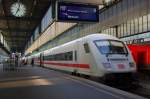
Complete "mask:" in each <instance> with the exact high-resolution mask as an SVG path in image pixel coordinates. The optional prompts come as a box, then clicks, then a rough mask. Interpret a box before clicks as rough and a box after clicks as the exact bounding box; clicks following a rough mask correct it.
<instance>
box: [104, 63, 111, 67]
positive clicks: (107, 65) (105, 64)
mask: <svg viewBox="0 0 150 99" xmlns="http://www.w3.org/2000/svg"><path fill="white" fill-rule="evenodd" d="M103 66H104V67H105V68H111V64H110V63H103Z"/></svg>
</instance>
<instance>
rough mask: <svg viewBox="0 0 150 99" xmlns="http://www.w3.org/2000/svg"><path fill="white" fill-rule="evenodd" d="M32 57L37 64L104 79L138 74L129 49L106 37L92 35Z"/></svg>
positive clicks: (113, 38) (108, 36)
mask: <svg viewBox="0 0 150 99" xmlns="http://www.w3.org/2000/svg"><path fill="white" fill-rule="evenodd" d="M29 58H30V59H34V63H35V64H36V65H42V66H45V67H48V68H52V69H58V70H64V71H68V72H71V73H79V74H85V75H90V76H95V77H102V78H105V79H107V78H108V79H110V77H112V78H114V77H116V78H118V77H120V78H122V77H127V78H130V77H131V78H132V74H133V73H135V72H136V65H135V63H134V60H133V58H132V56H131V53H130V51H129V49H128V48H127V46H126V45H125V44H124V43H123V42H122V41H121V40H119V39H118V38H116V37H113V36H110V35H106V34H91V35H88V36H85V37H82V38H79V39H77V40H74V41H71V42H68V43H66V44H63V45H60V46H57V47H54V48H51V49H48V50H46V51H43V52H40V53H37V54H35V55H32V56H30V57H29ZM122 79H123V78H122Z"/></svg>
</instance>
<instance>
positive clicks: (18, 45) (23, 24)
mask: <svg viewBox="0 0 150 99" xmlns="http://www.w3.org/2000/svg"><path fill="white" fill-rule="evenodd" d="M18 1H20V2H21V3H23V4H24V5H25V6H26V9H27V10H26V14H25V16H23V17H15V16H13V15H12V13H11V6H12V4H14V3H15V2H18ZM54 1H56V0H0V31H2V34H3V36H4V37H5V39H6V41H7V42H8V45H9V47H10V48H11V51H12V52H15V51H23V50H24V49H25V45H26V44H27V41H28V40H29V38H30V37H31V35H32V34H33V31H34V30H35V28H36V27H37V26H38V25H39V24H40V22H41V19H42V18H43V16H44V14H45V13H46V11H47V9H48V7H49V6H50V4H51V3H52V2H54ZM58 1H68V2H80V3H90V4H97V5H102V4H103V3H104V1H110V0H58Z"/></svg>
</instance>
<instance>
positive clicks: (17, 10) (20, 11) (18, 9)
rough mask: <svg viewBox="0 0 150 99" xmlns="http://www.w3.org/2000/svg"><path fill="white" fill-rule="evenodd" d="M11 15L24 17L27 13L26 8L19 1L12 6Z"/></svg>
mask: <svg viewBox="0 0 150 99" xmlns="http://www.w3.org/2000/svg"><path fill="white" fill-rule="evenodd" d="M11 13H12V15H14V16H16V17H23V16H24V15H25V13H26V7H25V5H24V4H23V3H21V2H19V0H18V2H15V3H14V4H12V6H11Z"/></svg>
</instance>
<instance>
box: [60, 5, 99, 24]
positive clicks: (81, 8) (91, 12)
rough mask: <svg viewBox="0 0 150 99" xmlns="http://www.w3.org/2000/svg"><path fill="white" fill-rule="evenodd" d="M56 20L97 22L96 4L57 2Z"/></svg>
mask: <svg viewBox="0 0 150 99" xmlns="http://www.w3.org/2000/svg"><path fill="white" fill-rule="evenodd" d="M57 18H58V21H88V22H98V21H99V14H98V6H96V5H86V4H73V3H64V2H59V3H58V16H57Z"/></svg>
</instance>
